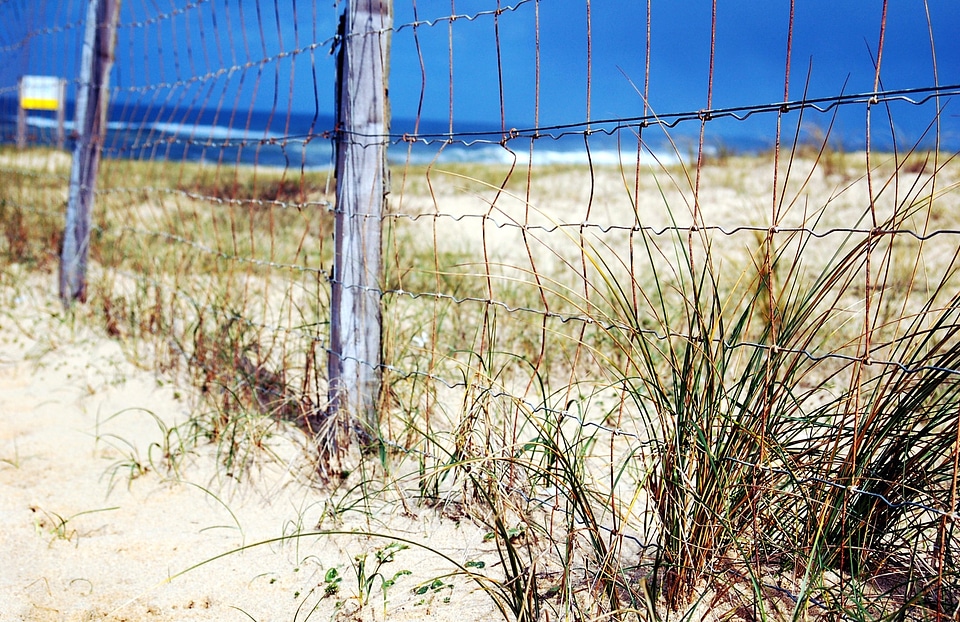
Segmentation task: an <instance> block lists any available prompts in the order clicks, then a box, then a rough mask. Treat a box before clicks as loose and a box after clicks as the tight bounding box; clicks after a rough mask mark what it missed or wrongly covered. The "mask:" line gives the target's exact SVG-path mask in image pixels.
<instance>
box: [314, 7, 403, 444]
mask: <svg viewBox="0 0 960 622" xmlns="http://www.w3.org/2000/svg"><path fill="white" fill-rule="evenodd" d="M391 21H392V7H391V0H350V1H349V4H348V6H347V9H346V13H345V17H344V21H343V23H342V31H343V32H342V35H341V37H342V38H341V43H340V45H341V48H340V53H341V55H342V56H341V57H340V63H339V65H340V70H339V75H338V89H337V91H338V99H339V101H338V104H337V106H338V111H337V113H338V123H337V130H338V131H337V151H336V153H337V162H336V174H337V206H336V222H335V225H334V268H333V276H332V278H331V310H330V353H329V358H328V363H327V365H328V373H329V376H328V378H329V389H328V398H329V405H328V408H327V413H326V415H327V417H326V418H327V420H328V421H333V422H336V423H337V425H335V426H334V428H335V429H336V428H339V429H343V425H344V424H347V425H349V426H350V429H351V430H352V432H353V433H356V434H357V435H359V436H360V438H361V441H362V442H368V441H369V440H370V439H375V438H376V436H377V430H378V425H379V413H378V412H377V410H378V401H379V397H380V372H381V369H380V363H381V360H380V355H381V324H380V296H381V291H380V271H381V257H380V252H381V249H380V234H381V217H382V214H383V205H384V201H385V197H386V190H387V186H386V151H387V143H388V142H389V141H388V139H387V137H386V134H387V132H388V131H389V128H388V125H389V123H388V104H387V87H386V80H387V65H388V62H387V58H388V54H389V38H390V37H389V32H388V30H389V28H390V27H391Z"/></svg>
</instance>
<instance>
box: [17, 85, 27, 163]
mask: <svg viewBox="0 0 960 622" xmlns="http://www.w3.org/2000/svg"><path fill="white" fill-rule="evenodd" d="M26 146H27V109H26V108H24V107H23V77H22V76H21V77H20V79H19V80H18V81H17V149H24V148H26Z"/></svg>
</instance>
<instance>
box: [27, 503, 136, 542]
mask: <svg viewBox="0 0 960 622" xmlns="http://www.w3.org/2000/svg"><path fill="white" fill-rule="evenodd" d="M119 509H120V508H119V507H118V506H117V507H109V508H99V509H96V510H84V511H83V512H77V513H76V514H72V515H70V516H67V517H63V516H61V515H60V514H58V513H56V512H49V511H47V510H44V509H43V508H41V507H39V506H36V505H31V506H30V511H31V512H33V514H34V519H33V526H34V529H35V530H36V531H37V534H38V535H40V534H46V535H49V536H51V539H50V544H51V545H52V544H53V543H54V542H55V541H57V540H66V541H67V542H72V541H73V540H74V538H76V539H77V542H76V543H75V544H79V535H80V534H79V532H78V531H77V530H76V529H74V528H73V527H71V526H70V524H71V523H73V522H75V519H77V518H79V517H81V516H85V515H88V514H97V513H99V512H112V511H114V510H119Z"/></svg>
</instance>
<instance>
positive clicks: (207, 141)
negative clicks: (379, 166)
mask: <svg viewBox="0 0 960 622" xmlns="http://www.w3.org/2000/svg"><path fill="white" fill-rule="evenodd" d="M73 117H74V109H73V103H72V102H68V105H67V110H66V119H67V120H66V122H65V131H66V134H67V144H66V145H65V147H66V148H67V149H71V148H72V147H73V139H72V137H71V134H72V132H73V130H74V123H73V121H72V119H73ZM27 125H28V141H29V142H30V144H40V145H52V144H54V143H55V142H56V120H55V118H54V115H53V113H47V112H38V111H30V112H29V113H28V116H27ZM333 128H334V119H333V117H331V116H329V115H312V114H289V115H287V114H286V113H275V114H270V113H268V112H248V111H243V112H235V113H234V112H231V111H224V110H219V111H218V110H188V111H181V110H176V109H170V108H165V107H164V106H160V105H158V106H151V105H143V104H117V105H113V106H111V108H110V112H109V115H108V123H107V135H106V140H105V142H104V152H103V153H104V157H106V158H129V159H136V160H168V161H191V162H205V163H210V164H219V165H230V166H233V165H240V166H253V165H257V166H267V167H287V168H296V169H301V168H303V169H304V170H325V169H329V168H331V167H332V166H333V159H334V149H333V141H332V133H333ZM415 129H416V130H417V132H416V133H415V132H414V130H415ZM449 129H450V128H449V124H448V123H447V122H446V121H429V120H421V121H420V122H419V123H416V122H415V121H414V120H409V119H394V120H393V126H392V128H391V136H392V140H391V142H390V145H389V148H388V158H389V159H390V160H391V161H392V162H394V163H404V162H410V163H412V164H428V163H431V162H434V163H440V164H442V163H448V162H471V163H481V164H482V163H489V164H506V165H509V164H518V165H525V164H526V163H527V162H529V161H530V160H531V158H532V161H533V163H534V164H587V163H589V162H592V163H593V164H596V165H601V166H609V165H616V164H621V163H622V164H625V165H631V166H632V165H635V164H636V161H637V142H638V141H637V135H636V131H635V130H634V129H631V128H617V127H616V126H612V127H611V126H610V125H609V124H607V125H606V126H601V127H596V128H591V130H592V132H593V133H591V134H590V135H589V137H588V138H587V139H585V137H584V132H583V129H584V128H581V127H577V128H569V129H562V128H561V129H556V130H544V131H541V132H540V133H539V134H538V135H536V137H534V133H533V132H532V131H524V130H522V129H521V130H520V131H519V133H518V134H515V135H513V136H511V135H510V133H509V130H508V131H507V133H506V135H507V137H508V139H507V140H503V138H504V133H503V132H502V131H501V130H500V128H499V127H491V126H490V125H489V124H486V125H485V124H482V123H462V124H457V125H455V127H454V134H452V135H451V134H450V133H449ZM647 132H648V133H647V134H646V135H645V136H644V145H645V146H644V150H643V156H642V158H643V160H644V161H648V162H649V163H651V164H653V163H654V158H655V159H656V161H659V162H661V163H663V164H670V163H673V162H677V161H680V160H683V159H685V158H686V157H687V156H688V155H689V153H690V151H691V150H690V148H689V144H688V143H689V142H690V141H689V140H685V141H681V143H682V144H683V145H685V146H684V147H682V148H679V147H678V148H675V147H674V146H673V145H671V144H670V142H669V141H668V140H666V139H665V137H664V136H662V135H660V136H659V137H658V136H657V135H656V134H655V133H654V132H653V130H647ZM15 138H16V102H14V101H10V100H4V101H0V142H5V143H12V142H14V141H15ZM531 146H532V149H531ZM741 146H743V145H741ZM711 148H712V147H711Z"/></svg>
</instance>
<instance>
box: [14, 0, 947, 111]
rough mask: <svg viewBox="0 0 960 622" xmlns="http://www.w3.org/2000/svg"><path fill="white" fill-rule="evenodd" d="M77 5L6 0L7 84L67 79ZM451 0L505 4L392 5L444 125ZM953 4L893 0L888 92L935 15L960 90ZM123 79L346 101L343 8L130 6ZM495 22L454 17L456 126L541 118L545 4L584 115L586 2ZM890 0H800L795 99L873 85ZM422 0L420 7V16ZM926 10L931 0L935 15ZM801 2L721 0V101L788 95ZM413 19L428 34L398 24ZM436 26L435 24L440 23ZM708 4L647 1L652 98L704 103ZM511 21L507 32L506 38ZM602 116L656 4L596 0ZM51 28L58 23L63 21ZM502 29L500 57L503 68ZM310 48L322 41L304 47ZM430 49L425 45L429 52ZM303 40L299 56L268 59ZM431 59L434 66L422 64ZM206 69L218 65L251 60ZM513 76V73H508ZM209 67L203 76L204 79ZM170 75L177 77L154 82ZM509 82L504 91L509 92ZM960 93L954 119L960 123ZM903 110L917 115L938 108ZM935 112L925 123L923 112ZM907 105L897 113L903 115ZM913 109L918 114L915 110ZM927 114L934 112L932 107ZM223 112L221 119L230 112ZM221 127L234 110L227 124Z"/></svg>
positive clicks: (550, 46)
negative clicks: (333, 45)
mask: <svg viewBox="0 0 960 622" xmlns="http://www.w3.org/2000/svg"><path fill="white" fill-rule="evenodd" d="M84 4H85V3H84V2H81V1H80V0H73V1H72V2H64V1H63V0H11V1H10V2H7V3H4V4H3V5H2V6H0V14H2V16H3V17H4V18H5V19H4V20H3V21H4V23H6V26H4V27H2V29H0V30H2V31H0V49H2V48H4V46H6V47H7V48H9V47H10V46H11V43H12V42H16V41H17V40H18V38H19V37H22V36H23V33H25V32H33V33H34V35H35V36H33V37H31V38H30V40H29V42H28V45H27V46H26V47H23V48H17V49H16V50H10V49H7V53H8V55H9V58H10V59H11V60H12V61H13V62H9V63H6V64H5V65H4V67H2V68H0V79H2V85H0V86H5V87H8V86H9V85H10V84H11V83H15V80H16V76H17V75H19V74H21V73H54V74H63V75H68V76H70V75H72V73H73V72H75V70H76V65H77V58H76V56H77V55H76V49H78V45H79V37H80V34H81V31H82V28H81V27H80V23H81V22H82V16H83V5H84ZM451 5H453V6H454V10H455V13H456V14H457V15H470V16H474V15H477V14H480V13H484V12H489V11H492V10H493V9H496V8H497V6H498V3H497V2H496V1H495V0H455V1H454V2H453V3H451V2H450V0H420V1H419V2H416V3H414V1H413V0H395V2H394V10H395V25H396V26H397V27H398V31H397V32H396V33H395V35H394V38H393V54H392V64H391V82H390V86H391V100H392V106H393V115H394V118H396V119H405V118H410V117H413V116H414V115H416V113H417V109H418V107H419V106H420V101H421V93H422V95H423V97H422V101H423V103H422V116H423V117H424V118H426V119H434V120H446V119H447V117H448V114H449V108H450V95H449V94H450V81H449V73H450V66H449V61H448V59H449V50H450V46H451V39H450V34H451V29H450V28H449V27H448V25H449V23H450V22H449V21H448V20H446V19H444V18H447V17H449V16H450V15H451ZM955 5H956V0H928V1H927V3H926V5H925V3H924V1H923V0H891V2H890V3H889V14H888V17H887V32H886V42H885V48H884V56H883V66H882V73H881V76H882V81H883V87H884V88H887V89H893V88H908V87H922V86H930V85H932V84H934V77H933V62H932V56H931V45H930V37H929V33H928V24H927V17H926V10H927V9H929V14H930V23H931V24H932V29H933V36H934V40H935V42H936V53H937V57H938V61H939V71H940V73H939V82H940V83H941V84H958V83H960V63H958V62H957V59H960V11H957V10H956V9H955V8H954V7H955ZM122 6H123V14H122V15H123V16H122V19H121V21H122V24H123V25H122V27H121V29H120V44H119V46H118V50H117V65H116V71H115V74H114V84H115V85H117V86H118V87H120V91H119V97H120V98H126V99H128V100H139V101H141V102H150V103H153V104H155V105H163V106H166V107H168V108H182V109H190V108H193V109H196V108H198V107H206V108H212V107H216V108H220V109H222V110H224V111H228V110H230V109H234V108H235V109H238V110H240V111H241V112H245V111H248V110H250V109H256V110H270V109H276V110H277V111H278V112H280V113H284V112H286V111H287V110H291V111H293V112H297V113H308V114H309V113H313V112H315V111H316V112H319V113H320V114H330V113H332V111H333V99H334V98H333V58H332V57H331V56H330V55H329V53H328V47H329V40H330V37H331V36H332V35H333V33H334V32H335V24H336V19H337V13H338V11H339V10H341V9H342V6H341V7H338V6H336V5H335V4H334V2H333V0H317V1H314V0H260V1H259V2H257V1H256V0H201V1H200V2H199V3H197V2H196V1H195V0H194V1H193V2H187V0H140V1H135V0H125V1H124V2H123V5H122ZM500 6H501V8H504V9H506V10H505V11H503V12H502V13H501V14H500V15H499V16H498V17H495V16H494V15H492V14H486V15H483V14H481V15H477V17H476V18H475V19H472V20H469V19H465V18H460V19H457V20H455V21H454V22H453V23H452V47H453V73H454V81H453V109H454V117H455V122H456V124H458V125H462V124H472V123H482V124H484V125H486V126H490V127H499V126H500V123H501V101H502V104H503V111H504V115H505V119H504V120H503V122H504V123H505V125H506V126H507V127H529V126H530V125H532V124H533V122H534V119H535V113H536V112H537V111H536V108H535V95H536V70H535V61H536V49H537V48H536V39H537V35H538V29H537V27H536V24H537V19H538V15H537V14H538V13H539V39H540V54H539V58H540V87H539V121H540V123H541V125H550V124H555V123H576V122H582V121H584V120H585V119H586V114H587V90H588V89H587V8H586V7H587V4H586V2H585V0H540V2H535V1H534V0H526V1H524V0H502V1H501V3H500ZM882 6H883V5H882V2H881V1H880V0H857V1H855V2H853V1H851V2H843V1H837V0H798V1H797V3H796V13H795V20H794V40H793V46H794V47H793V55H792V68H791V84H790V97H791V98H792V99H799V98H800V97H801V96H802V94H803V90H804V85H805V82H806V80H807V78H808V73H809V90H808V95H809V96H810V97H817V96H829V95H834V94H837V93H839V92H841V90H843V91H844V92H847V93H853V92H863V91H869V90H871V89H872V88H873V76H874V69H873V58H874V57H875V55H876V51H877V41H878V37H879V31H880V16H881V9H882ZM414 7H416V15H415V10H414ZM925 7H926V8H925ZM788 16H789V2H788V1H787V0H771V1H768V2H756V1H752V0H751V1H746V0H721V1H720V2H718V9H717V33H716V57H715V72H714V92H713V102H712V103H713V106H714V107H724V106H739V105H749V104H758V103H769V102H774V101H779V100H781V99H782V98H783V84H784V67H785V53H786V42H787V23H788ZM415 18H416V19H418V20H420V21H421V22H433V24H432V25H430V24H426V23H424V24H422V25H421V26H419V27H418V28H412V27H401V26H402V25H404V24H410V23H411V22H413V21H414V20H415ZM434 20H439V21H434ZM710 21H711V3H709V2H706V1H704V0H699V1H692V0H652V19H651V33H652V34H651V58H650V66H651V74H650V102H649V103H650V105H651V106H652V108H653V110H654V111H656V112H657V113H660V114H665V113H670V112H679V111H687V110H697V109H701V108H704V107H706V105H707V75H708V67H709V51H710ZM498 29H499V31H498ZM590 29H591V39H590V40H591V50H590V51H591V65H590V71H591V83H590V116H591V118H592V119H609V118H623V117H633V116H637V115H640V114H642V113H643V100H642V98H641V97H640V95H639V94H638V92H637V90H638V89H642V88H643V82H644V66H645V63H646V53H645V31H646V3H645V2H640V1H618V0H593V1H592V2H591V3H590ZM51 30H52V32H51ZM498 36H499V43H500V45H499V52H500V65H499V69H498V63H497V51H498V46H497V37H498ZM311 43H316V44H318V45H317V46H316V48H315V49H313V50H309V49H308V48H309V46H310V45H311ZM417 43H419V46H420V50H421V52H420V53H419V54H418V52H417V47H416V45H417ZM294 50H301V51H302V52H301V53H299V54H298V55H297V56H296V57H295V60H294V58H291V57H286V58H282V59H280V60H276V61H272V62H269V63H266V64H263V65H260V64H258V61H259V60H260V59H262V58H264V57H274V56H276V55H277V54H279V53H282V52H285V53H289V52H291V51H294ZM421 61H422V63H423V73H421ZM247 63H251V65H250V66H249V67H247V68H243V69H236V70H234V71H233V72H231V73H229V74H227V75H221V76H216V77H214V78H209V76H211V75H212V74H214V73H215V72H216V71H217V69H218V68H220V67H224V66H226V67H235V68H237V67H240V68H242V67H244V66H245V65H246V64H247ZM501 73H502V76H503V79H502V81H501V79H500V77H499V76H500V74H501ZM198 76H208V79H203V80H198V79H197V77H198ZM163 84H167V85H170V86H169V88H167V87H158V85H163ZM501 84H502V100H501ZM954 106H956V104H951V105H950V106H949V107H948V109H947V117H945V120H947V121H948V122H950V123H953V125H954V126H956V125H960V122H958V117H957V114H958V113H957V111H952V108H953V107H954ZM924 110H925V112H924V114H923V115H916V114H910V113H904V114H903V115H902V116H901V118H903V119H904V121H903V122H904V124H905V127H906V126H911V127H913V126H916V127H920V126H921V125H924V124H926V123H927V122H929V120H930V118H931V117H932V113H931V112H929V111H928V110H927V109H924ZM924 115H925V116H924ZM898 116H900V115H898ZM915 117H916V118H915ZM921 117H923V118H921ZM227 118H228V117H227V116H224V119H227ZM224 122H226V121H224Z"/></svg>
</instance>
